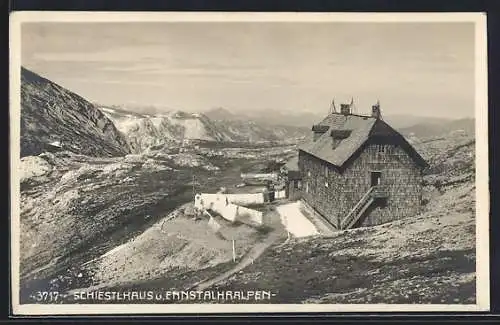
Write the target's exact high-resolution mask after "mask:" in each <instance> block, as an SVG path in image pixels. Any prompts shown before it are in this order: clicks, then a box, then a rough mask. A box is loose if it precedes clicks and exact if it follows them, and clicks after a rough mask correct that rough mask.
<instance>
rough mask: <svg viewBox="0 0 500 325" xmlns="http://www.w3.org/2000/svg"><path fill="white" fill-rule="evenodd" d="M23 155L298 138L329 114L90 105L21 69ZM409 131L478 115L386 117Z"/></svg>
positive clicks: (440, 127) (470, 128) (417, 133)
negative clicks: (58, 147) (59, 147)
mask: <svg viewBox="0 0 500 325" xmlns="http://www.w3.org/2000/svg"><path fill="white" fill-rule="evenodd" d="M21 77H22V80H21V81H22V82H21V84H22V86H21V96H22V98H21V106H22V109H21V156H26V155H36V154H39V153H41V152H42V151H45V150H47V148H49V147H50V146H51V143H57V144H58V145H59V144H60V143H63V146H64V149H65V150H70V151H74V152H77V153H81V154H86V155H90V156H119V155H125V154H127V153H130V152H136V153H138V152H142V151H144V150H146V149H148V148H150V147H156V146H159V145H169V144H170V145H178V144H179V143H180V142H181V141H183V140H201V141H213V142H252V143H259V142H280V143H295V142H297V141H300V140H301V139H304V138H305V137H307V136H308V135H310V133H311V126H312V125H313V124H314V123H317V122H318V121H320V120H322V119H323V118H324V115H322V114H319V113H311V112H300V113H299V112H297V113H289V112H281V111H278V110H266V111H259V110H252V111H248V112H244V113H240V112H238V113H235V112H231V111H229V110H227V109H225V108H221V107H219V108H215V109H211V110H208V111H205V112H200V113H187V112H183V111H179V110H167V111H166V109H167V108H165V107H155V106H130V105H123V106H120V105H114V106H104V105H98V104H93V103H90V102H89V101H87V100H85V99H84V98H82V97H80V96H79V95H77V94H75V93H73V92H71V91H69V90H66V89H64V88H63V87H61V86H59V85H57V84H55V83H53V82H51V81H50V80H48V79H45V78H43V77H41V76H39V75H37V74H36V73H34V72H32V71H29V70H27V69H25V68H22V69H21ZM384 120H385V121H387V122H388V123H389V124H390V125H391V126H392V127H394V128H395V129H397V130H398V131H400V132H401V133H402V134H403V135H405V136H407V137H409V138H411V139H413V140H414V141H418V139H419V138H425V137H429V136H436V135H443V134H448V133H450V132H452V131H457V130H461V131H463V132H466V133H469V134H471V135H473V134H474V119H460V120H451V119H442V118H427V117H418V116H408V115H393V116H384Z"/></svg>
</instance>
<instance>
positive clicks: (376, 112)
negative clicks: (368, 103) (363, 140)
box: [372, 102, 381, 119]
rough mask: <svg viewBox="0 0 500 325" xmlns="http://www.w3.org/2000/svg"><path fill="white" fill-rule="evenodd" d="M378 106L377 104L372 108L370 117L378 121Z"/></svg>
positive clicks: (379, 115)
mask: <svg viewBox="0 0 500 325" xmlns="http://www.w3.org/2000/svg"><path fill="white" fill-rule="evenodd" d="M380 113H381V112H380V104H379V103H378V102H377V104H375V105H373V106H372V117H374V118H376V119H379V118H380V117H381V114H380Z"/></svg>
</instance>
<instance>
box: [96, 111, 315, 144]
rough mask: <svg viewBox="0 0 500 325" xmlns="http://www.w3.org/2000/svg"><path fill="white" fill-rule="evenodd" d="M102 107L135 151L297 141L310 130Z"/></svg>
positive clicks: (193, 114)
mask: <svg viewBox="0 0 500 325" xmlns="http://www.w3.org/2000/svg"><path fill="white" fill-rule="evenodd" d="M100 109H101V110H102V111H103V112H104V114H105V115H106V116H108V117H109V118H110V119H111V120H112V121H113V122H114V124H115V125H116V127H117V128H118V129H119V130H120V131H121V132H122V133H123V134H124V135H125V136H126V138H127V141H128V143H129V145H130V147H131V148H132V150H134V152H136V153H138V152H142V151H144V150H146V149H148V148H151V147H155V146H159V145H163V144H177V145H178V143H179V142H181V141H183V140H188V141H189V140H195V141H196V140H198V141H211V142H254V143H255V142H271V141H273V142H288V143H293V142H295V141H296V139H297V138H301V137H302V136H303V135H304V134H306V133H307V132H308V130H306V129H304V128H300V127H287V126H266V125H260V124H257V123H255V122H253V121H244V120H225V119H211V118H209V117H207V116H206V115H204V114H198V113H186V112H181V111H170V112H163V113H156V114H143V113H133V112H128V111H125V110H123V109H120V108H117V107H103V106H101V107H100Z"/></svg>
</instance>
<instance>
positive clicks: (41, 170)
mask: <svg viewBox="0 0 500 325" xmlns="http://www.w3.org/2000/svg"><path fill="white" fill-rule="evenodd" d="M291 150H292V148H290V147H277V148H274V149H273V148H268V149H252V148H249V149H244V148H228V149H206V148H205V149H204V148H200V149H199V150H193V151H190V152H182V153H171V152H169V151H168V150H163V149H159V150H149V151H146V152H144V153H142V154H129V155H126V156H124V157H101V158H97V157H89V156H85V155H78V154H75V153H72V152H69V151H60V152H55V153H47V152H46V153H43V154H40V155H37V156H27V157H23V158H22V159H21V163H20V178H21V198H20V200H21V204H20V208H21V216H20V218H21V256H20V258H21V274H20V276H21V281H22V292H23V294H24V293H31V292H34V291H36V289H37V288H38V289H47V290H48V289H50V288H52V289H54V290H62V289H64V288H65V287H69V288H72V287H75V286H76V287H80V286H87V285H99V284H101V283H107V284H108V285H109V284H112V283H115V282H117V283H121V282H123V281H125V282H126V281H127V279H128V280H129V281H130V280H137V279H153V278H155V277H160V276H163V275H164V273H165V272H170V271H171V268H175V267H176V266H179V265H184V266H186V267H184V268H181V270H183V272H186V271H188V270H191V269H193V268H195V269H196V268H201V267H207V266H208V265H213V264H214V263H216V262H217V263H219V262H224V261H227V260H228V259H231V243H230V242H227V241H225V240H222V241H221V240H220V239H218V238H217V236H216V235H215V234H214V233H213V232H210V231H207V224H206V222H207V220H204V221H196V220H193V219H192V216H190V215H189V213H186V214H185V216H184V217H182V218H178V219H177V220H174V221H172V222H170V223H169V225H168V229H163V228H162V229H160V230H158V225H160V224H163V222H162V220H163V219H164V218H168V217H169V213H170V212H171V211H173V210H174V209H176V208H178V207H179V206H182V205H183V204H185V203H187V202H189V201H192V199H193V184H194V185H195V187H196V190H197V191H209V192H215V191H217V190H218V189H219V188H220V187H221V186H226V187H232V186H233V185H234V184H238V183H240V182H241V179H240V173H241V172H243V171H248V170H252V169H255V168H263V167H264V166H260V165H259V164H264V163H265V162H266V159H270V160H271V161H270V162H272V161H275V160H279V159H286V158H287V157H288V156H289V155H290V151H291ZM193 177H194V178H195V183H193ZM155 225H156V226H155ZM151 227H152V228H151ZM148 229H150V230H149V231H147V232H144V231H146V230H148ZM235 231H237V232H238V235H241V237H242V238H245V239H244V240H246V241H247V242H248V247H251V245H252V244H253V243H255V242H256V241H257V240H258V237H259V234H258V233H257V234H255V231H254V230H252V229H248V227H245V226H244V225H243V226H241V227H238V228H237V230H236V229H235ZM143 232H144V233H143ZM141 233H142V235H141ZM245 234H246V235H245ZM121 244H126V245H127V247H129V248H130V247H132V248H130V249H131V250H138V251H139V252H140V254H139V255H137V254H135V253H134V252H133V251H130V250H122V251H120V254H116V253H115V254H111V255H108V257H107V258H104V259H103V261H104V262H99V261H101V260H99V261H97V262H95V263H93V264H90V265H89V267H86V268H83V267H82V265H83V264H84V263H87V262H88V261H90V260H93V259H95V258H97V257H99V256H101V255H103V254H105V253H106V252H108V251H110V250H111V249H113V248H116V247H119V245H121ZM155 245H157V249H152V246H155ZM244 249H246V247H239V248H238V250H237V251H238V254H239V255H241V254H243V253H244ZM168 252H170V253H168ZM121 254H125V255H121ZM127 254H129V255H127ZM130 254H132V255H130ZM170 255H171V256H170ZM130 256H134V258H133V259H132V258H131V257H130ZM182 258H183V261H186V258H187V259H189V260H190V261H191V262H190V263H191V264H189V263H184V262H181V259H182ZM158 260H164V263H163V264H161V268H160V264H157V263H156V261H158ZM133 261H136V262H137V263H140V264H141V265H143V266H144V267H143V268H138V267H137V265H135V264H134V263H135V262H134V263H132V262H133ZM108 262H109V263H108ZM106 265H108V266H109V267H111V269H110V268H108V266H106ZM95 268H97V270H94V269H95ZM155 268H156V269H155ZM86 270H88V271H86ZM99 270H101V272H98V271H99ZM142 271H144V272H145V273H144V272H142ZM89 272H91V273H95V276H93V275H92V276H90V275H88V273H89ZM148 272H149V273H148ZM147 273H148V274H147ZM79 274H80V276H78V275H79ZM24 298H26V296H24Z"/></svg>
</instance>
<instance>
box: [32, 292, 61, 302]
mask: <svg viewBox="0 0 500 325" xmlns="http://www.w3.org/2000/svg"><path fill="white" fill-rule="evenodd" d="M33 298H34V299H35V300H36V301H37V302H42V301H45V302H51V301H57V299H59V292H57V291H38V292H37V293H36V294H35V295H34V297H33Z"/></svg>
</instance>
